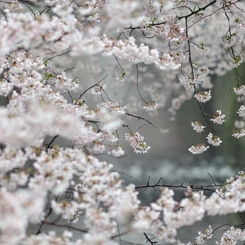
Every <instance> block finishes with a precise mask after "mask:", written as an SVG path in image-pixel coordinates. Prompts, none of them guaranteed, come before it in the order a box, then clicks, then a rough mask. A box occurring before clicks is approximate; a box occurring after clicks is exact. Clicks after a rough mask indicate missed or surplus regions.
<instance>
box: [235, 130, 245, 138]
mask: <svg viewBox="0 0 245 245" xmlns="http://www.w3.org/2000/svg"><path fill="white" fill-rule="evenodd" d="M232 136H234V137H235V138H238V139H239V138H241V137H243V136H245V130H244V129H243V128H242V129H238V130H234V131H233V134H232Z"/></svg>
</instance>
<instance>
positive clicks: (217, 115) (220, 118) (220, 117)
mask: <svg viewBox="0 0 245 245" xmlns="http://www.w3.org/2000/svg"><path fill="white" fill-rule="evenodd" d="M224 118H225V115H224V114H222V112H221V110H217V111H216V113H215V114H214V116H213V118H212V119H210V121H212V122H213V123H216V124H223V122H225V120H224Z"/></svg>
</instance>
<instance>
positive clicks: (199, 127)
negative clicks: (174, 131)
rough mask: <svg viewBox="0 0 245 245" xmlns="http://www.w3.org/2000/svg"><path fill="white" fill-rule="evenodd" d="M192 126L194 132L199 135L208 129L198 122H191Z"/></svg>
mask: <svg viewBox="0 0 245 245" xmlns="http://www.w3.org/2000/svg"><path fill="white" fill-rule="evenodd" d="M191 126H192V127H193V130H194V131H196V132H197V133H201V132H203V131H204V128H206V126H204V125H202V123H201V122H198V121H195V122H191Z"/></svg>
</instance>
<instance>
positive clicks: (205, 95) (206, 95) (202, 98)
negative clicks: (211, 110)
mask: <svg viewBox="0 0 245 245" xmlns="http://www.w3.org/2000/svg"><path fill="white" fill-rule="evenodd" d="M194 97H195V98H196V99H197V100H198V101H199V102H201V103H206V102H207V101H209V100H210V99H211V97H212V96H211V90H209V91H207V92H206V91H204V92H199V93H198V94H195V95H194Z"/></svg>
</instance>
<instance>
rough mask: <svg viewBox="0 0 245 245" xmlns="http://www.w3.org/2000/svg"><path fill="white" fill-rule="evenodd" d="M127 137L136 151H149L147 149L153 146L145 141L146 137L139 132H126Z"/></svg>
mask: <svg viewBox="0 0 245 245" xmlns="http://www.w3.org/2000/svg"><path fill="white" fill-rule="evenodd" d="M125 139H126V141H128V142H129V144H130V145H131V146H132V147H133V149H134V152H135V153H147V151H149V150H150V149H151V147H150V146H148V145H147V144H146V143H145V142H144V137H143V136H141V135H140V134H139V133H138V132H136V133H130V134H125Z"/></svg>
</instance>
